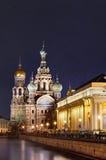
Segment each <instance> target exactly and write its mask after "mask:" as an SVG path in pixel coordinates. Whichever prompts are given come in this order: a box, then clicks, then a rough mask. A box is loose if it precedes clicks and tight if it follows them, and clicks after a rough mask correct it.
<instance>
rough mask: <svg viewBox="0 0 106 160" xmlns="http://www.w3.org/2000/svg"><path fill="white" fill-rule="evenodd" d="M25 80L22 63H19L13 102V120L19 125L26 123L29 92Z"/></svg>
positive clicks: (15, 75) (13, 90)
mask: <svg viewBox="0 0 106 160" xmlns="http://www.w3.org/2000/svg"><path fill="white" fill-rule="evenodd" d="M25 78H26V73H25V72H24V71H23V70H22V65H21V63H19V66H18V69H17V71H16V72H15V74H14V87H13V88H12V100H11V120H14V121H16V122H17V123H20V122H22V121H25V99H26V96H27V95H28V90H27V88H26V87H25Z"/></svg>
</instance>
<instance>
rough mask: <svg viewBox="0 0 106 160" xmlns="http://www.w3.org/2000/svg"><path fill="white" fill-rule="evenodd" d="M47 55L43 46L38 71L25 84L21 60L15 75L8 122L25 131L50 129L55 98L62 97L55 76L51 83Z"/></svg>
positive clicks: (59, 85)
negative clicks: (13, 122)
mask: <svg viewBox="0 0 106 160" xmlns="http://www.w3.org/2000/svg"><path fill="white" fill-rule="evenodd" d="M46 54H47V53H46V52H45V50H44V45H43V47H42V50H41V51H40V56H41V62H40V66H39V68H38V69H37V74H36V75H35V76H34V75H33V74H32V75H31V78H30V83H29V84H28V85H27V86H26V84H25V78H26V73H25V72H24V71H23V70H22V65H21V63H19V66H18V69H17V71H16V72H15V74H14V87H13V88H12V100H11V106H10V108H11V116H10V117H11V121H15V122H16V123H17V124H18V127H19V128H20V129H23V130H25V131H26V132H32V131H34V130H44V129H47V128H49V127H50V128H52V127H53V122H54V121H56V111H55V109H56V101H57V100H58V99H59V98H61V91H62V85H61V84H60V83H59V79H58V76H57V77H56V82H55V83H54V82H53V80H52V75H51V73H50V68H49V67H48V66H47V62H46Z"/></svg>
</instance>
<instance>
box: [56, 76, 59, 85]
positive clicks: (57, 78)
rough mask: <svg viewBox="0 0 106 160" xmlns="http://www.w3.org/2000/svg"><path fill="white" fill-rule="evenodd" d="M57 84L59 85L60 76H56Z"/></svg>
mask: <svg viewBox="0 0 106 160" xmlns="http://www.w3.org/2000/svg"><path fill="white" fill-rule="evenodd" d="M56 83H59V77H58V74H56Z"/></svg>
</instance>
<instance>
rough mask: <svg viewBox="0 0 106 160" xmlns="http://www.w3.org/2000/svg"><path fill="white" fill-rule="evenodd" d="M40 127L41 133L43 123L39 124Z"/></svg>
mask: <svg viewBox="0 0 106 160" xmlns="http://www.w3.org/2000/svg"><path fill="white" fill-rule="evenodd" d="M40 126H41V131H42V128H43V123H41V124H40Z"/></svg>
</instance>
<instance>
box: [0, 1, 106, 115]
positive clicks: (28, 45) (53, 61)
mask: <svg viewBox="0 0 106 160" xmlns="http://www.w3.org/2000/svg"><path fill="white" fill-rule="evenodd" d="M43 40H44V41H45V49H46V51H47V53H48V54H47V64H48V66H49V67H50V69H51V73H52V75H53V79H54V77H55V74H56V73H58V75H59V77H60V82H61V83H62V85H63V93H62V94H63V95H65V93H66V90H67V89H68V84H69V81H70V82H71V86H72V88H76V87H78V86H80V85H81V84H83V83H84V82H86V81H88V80H90V79H92V78H93V77H95V76H97V75H98V74H101V73H105V74H106V1H105V0H104V1H103V0H86V1H85V0H83V1H82V0H17V1H16V0H3V1H0V57H1V58H0V75H1V76H0V115H2V116H4V117H7V118H8V117H9V112H10V103H11V96H12V87H13V85H14V72H15V71H16V69H17V66H18V59H19V56H21V57H22V66H23V69H24V71H25V72H26V74H27V78H26V83H27V84H28V82H29V79H30V75H31V72H32V71H33V72H34V74H36V70H37V68H38V67H39V64H40V54H39V51H40V50H41V46H42V41H43Z"/></svg>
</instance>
